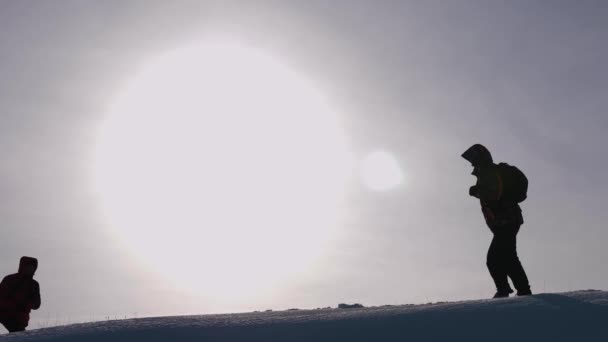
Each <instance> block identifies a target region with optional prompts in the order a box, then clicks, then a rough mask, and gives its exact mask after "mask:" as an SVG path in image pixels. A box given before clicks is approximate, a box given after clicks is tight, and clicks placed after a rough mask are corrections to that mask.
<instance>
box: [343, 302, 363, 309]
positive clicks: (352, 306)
mask: <svg viewBox="0 0 608 342" xmlns="http://www.w3.org/2000/svg"><path fill="white" fill-rule="evenodd" d="M363 307H364V306H363V305H361V304H344V303H341V304H338V309H359V308H363Z"/></svg>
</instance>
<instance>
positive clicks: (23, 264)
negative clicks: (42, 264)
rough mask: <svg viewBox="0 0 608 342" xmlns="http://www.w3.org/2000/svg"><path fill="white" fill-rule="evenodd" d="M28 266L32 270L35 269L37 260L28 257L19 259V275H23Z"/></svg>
mask: <svg viewBox="0 0 608 342" xmlns="http://www.w3.org/2000/svg"><path fill="white" fill-rule="evenodd" d="M29 265H32V266H34V270H35V269H37V268H38V259H36V258H32V257H28V256H24V257H21V260H19V273H24V269H25V268H26V267H27V266H29Z"/></svg>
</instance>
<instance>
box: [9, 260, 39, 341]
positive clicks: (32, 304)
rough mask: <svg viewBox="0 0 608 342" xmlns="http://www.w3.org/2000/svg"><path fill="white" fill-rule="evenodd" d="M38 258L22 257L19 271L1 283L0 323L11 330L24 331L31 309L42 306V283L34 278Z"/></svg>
mask: <svg viewBox="0 0 608 342" xmlns="http://www.w3.org/2000/svg"><path fill="white" fill-rule="evenodd" d="M37 268H38V260H37V259H35V258H31V257H26V256H24V257H21V260H20V261H19V271H18V272H17V273H15V274H11V275H7V276H6V277H4V279H3V280H2V283H0V323H2V325H4V327H5V328H6V329H7V330H8V331H9V332H11V333H12V332H17V331H24V330H25V328H26V327H27V325H28V323H29V321H30V311H31V310H32V309H33V310H38V308H40V285H38V282H37V281H36V280H34V273H36V269H37Z"/></svg>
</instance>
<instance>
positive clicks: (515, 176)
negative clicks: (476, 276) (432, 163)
mask: <svg viewBox="0 0 608 342" xmlns="http://www.w3.org/2000/svg"><path fill="white" fill-rule="evenodd" d="M462 157H463V158H464V159H466V160H468V161H469V162H470V163H471V165H472V166H473V173H472V174H473V175H474V176H475V177H477V183H476V184H475V185H473V186H472V187H471V188H470V189H469V195H471V196H473V197H475V198H478V199H479V201H480V204H481V211H482V213H483V216H484V218H485V221H486V224H487V226H488V227H489V228H490V230H491V231H492V233H493V234H494V238H493V239H492V243H491V244H490V248H489V250H488V256H487V266H488V270H489V271H490V275H491V276H492V279H493V280H494V283H495V285H496V294H495V295H494V298H504V297H509V294H511V293H513V290H512V289H511V286H510V285H509V281H508V278H511V281H512V282H513V285H514V286H515V289H516V290H517V295H518V296H526V295H531V294H532V291H531V290H530V284H529V282H528V277H527V276H526V272H525V271H524V268H523V266H522V265H521V262H520V261H519V257H518V256H517V243H516V237H517V233H518V232H519V228H520V227H521V225H522V224H523V223H524V220H523V216H522V213H521V208H520V206H519V203H521V202H523V201H524V200H525V199H526V196H527V190H528V180H527V178H526V176H525V175H524V174H523V172H521V171H520V170H519V169H518V168H516V167H515V166H511V165H509V164H506V163H500V164H494V161H493V159H492V155H491V154H490V151H488V149H487V148H485V147H484V146H483V145H480V144H475V145H473V146H471V147H470V148H469V149H467V150H466V151H465V152H464V153H463V154H462Z"/></svg>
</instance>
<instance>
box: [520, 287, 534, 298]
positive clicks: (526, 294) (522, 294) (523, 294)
mask: <svg viewBox="0 0 608 342" xmlns="http://www.w3.org/2000/svg"><path fill="white" fill-rule="evenodd" d="M531 295H532V291H531V290H530V289H527V290H521V291H517V296H518V297H520V296H531Z"/></svg>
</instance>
